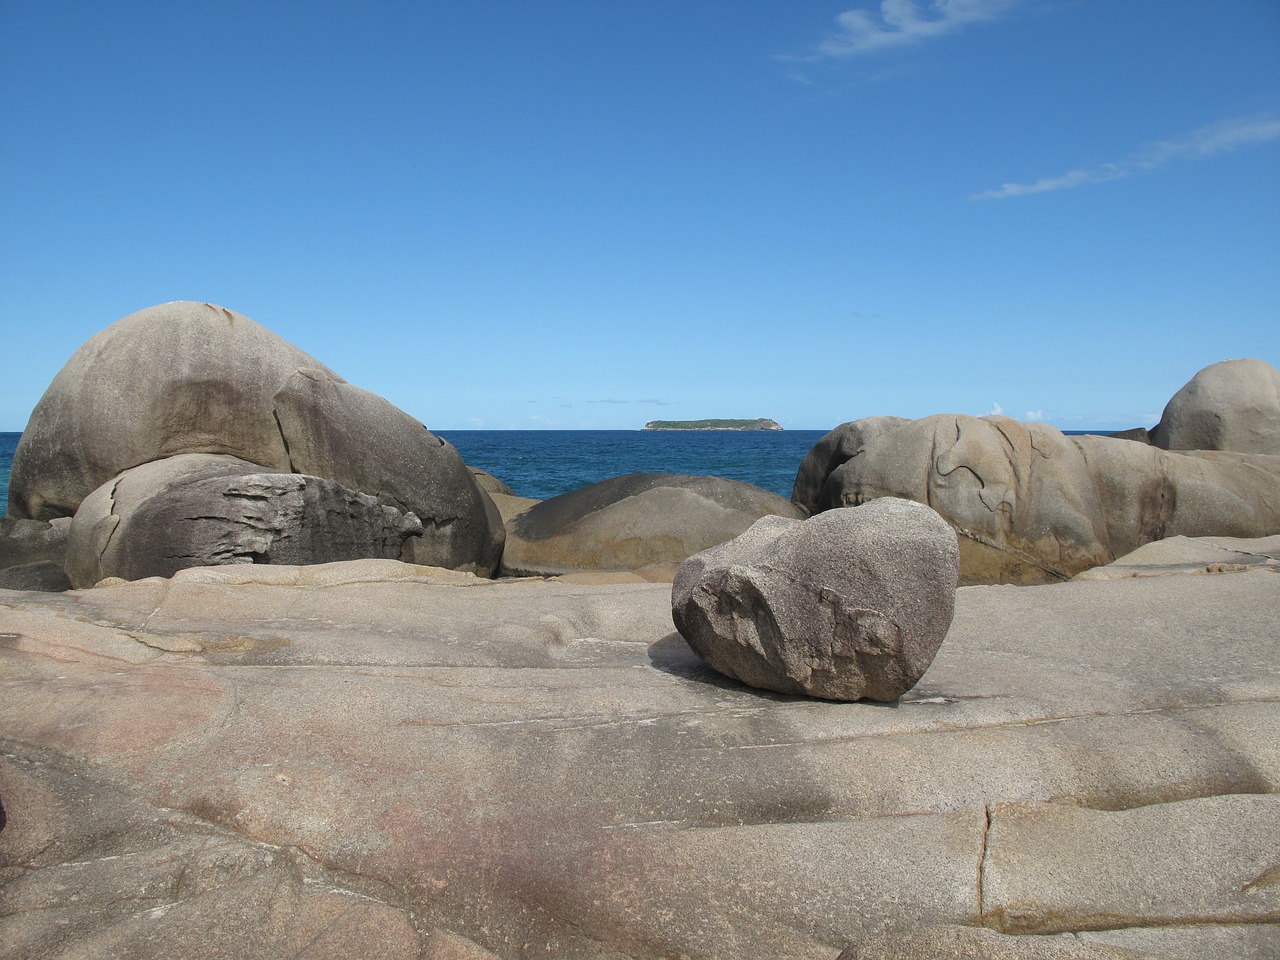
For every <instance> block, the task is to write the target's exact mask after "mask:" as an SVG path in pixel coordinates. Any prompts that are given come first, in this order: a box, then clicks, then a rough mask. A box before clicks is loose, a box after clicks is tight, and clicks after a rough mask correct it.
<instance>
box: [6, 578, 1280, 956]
mask: <svg viewBox="0 0 1280 960" xmlns="http://www.w3.org/2000/svg"><path fill="white" fill-rule="evenodd" d="M1278 641H1280V580H1277V578H1276V576H1275V574H1274V573H1271V572H1269V571H1266V570H1257V571H1253V572H1249V571H1246V572H1241V573H1234V574H1230V575H1222V576H1202V577H1185V576H1167V577H1150V578H1142V579H1138V578H1126V579H1122V580H1115V581H1098V582H1087V583H1067V584H1059V585H1052V586H1043V587H1007V586H1006V587H967V588H962V589H960V590H959V591H958V592H957V596H956V611H955V618H954V621H953V623H952V628H951V631H950V633H949V635H948V637H947V639H946V640H945V641H944V643H943V644H942V647H941V649H940V651H939V652H938V655H937V657H936V658H935V660H934V662H933V665H932V666H931V667H930V668H929V670H928V672H927V673H926V674H925V675H924V677H923V679H922V680H921V681H920V683H919V684H918V685H917V686H916V687H915V688H914V689H913V690H912V691H910V692H909V693H908V694H907V695H906V696H905V697H904V698H903V699H902V700H901V701H900V702H899V703H897V704H894V705H883V704H871V703H866V702H859V703H849V704H839V703H830V702H823V701H816V700H809V699H803V698H799V697H788V696H783V695H780V694H772V693H766V692H761V691H757V690H753V689H751V688H748V687H745V686H742V685H740V684H738V683H736V682H734V681H731V680H728V679H726V678H723V677H721V676H720V675H718V674H716V673H714V672H713V671H711V670H710V669H709V668H707V667H705V666H704V665H702V664H701V662H700V661H699V660H698V659H697V658H696V657H695V656H694V654H693V653H692V651H690V649H689V648H688V646H687V645H686V644H685V642H684V641H683V640H682V639H681V638H680V636H679V635H678V634H676V633H675V632H674V629H673V627H672V622H671V614H670V590H669V587H667V586H665V585H660V584H645V583H633V584H603V585H593V584H573V583H564V582H547V581H540V580H516V581H498V582H494V581H486V580H481V579H477V578H474V577H471V576H469V575H466V574H461V573H445V572H442V571H438V570H435V569H432V568H425V567H415V566H410V565H406V564H402V563H399V562H397V561H356V562H351V563H342V564H329V565H323V566H318V567H303V568H298V567H270V566H265V567H264V566H257V567H254V566H244V567H219V568H199V569H192V570H186V571H182V572H180V573H179V574H177V575H176V576H175V577H174V578H173V579H172V580H146V581H139V582H136V583H130V584H122V585H116V586H102V587H98V588H96V589H93V590H86V591H73V592H70V593H65V594H36V593H18V592H0V746H2V747H3V751H2V755H0V803H3V810H4V817H5V823H4V828H3V830H0V956H3V957H18V956H22V957H29V958H44V957H60V958H61V957H90V956H106V955H112V956H119V957H144V956H145V957H159V956H164V957H195V956H201V957H204V956H238V957H264V958H265V957H286V956H295V955H305V956H354V955H361V956H384V957H396V958H399V957H404V958H408V957H425V958H448V960H454V958H486V957H501V958H517V957H520V958H524V957H534V956H556V957H568V958H623V957H631V958H658V957H676V956H687V957H695V958H721V957H724V958H729V957H732V958H761V960H763V958H824V960H835V958H836V957H837V956H838V955H839V954H841V952H843V951H847V953H846V956H850V957H853V956H862V957H891V956H893V957H896V956H912V957H923V958H926V960H927V958H930V957H939V958H940V957H950V956H969V955H972V956H997V957H1005V956H1007V957H1017V958H1031V960H1035V958H1047V957H1099V958H1101V957H1131V956H1132V957H1141V956H1157V957H1197V958H1200V957H1232V958H1238V957H1244V958H1263V957H1273V956H1275V955H1277V953H1278V952H1280V938H1277V936H1276V931H1277V929H1280V928H1278V927H1277V926H1276V924H1277V922H1278V921H1280V803H1278V802H1277V797H1276V793H1277V787H1278V786H1280V708H1278V706H1277V702H1278V701H1280V668H1278V667H1277V665H1276V656H1275V654H1276V649H1277V642H1278ZM353 944H356V945H358V946H355V947H353ZM908 947H909V948H910V950H911V952H910V953H903V952H902V949H906V948H908ZM899 948H902V949H899ZM962 950H963V951H968V952H961V951H962Z"/></svg>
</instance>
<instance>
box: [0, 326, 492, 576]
mask: <svg viewBox="0 0 1280 960" xmlns="http://www.w3.org/2000/svg"><path fill="white" fill-rule="evenodd" d="M190 455H200V456H205V457H208V456H209V455H217V456H220V457H222V458H223V460H221V461H219V465H218V466H216V467H215V466H211V464H212V462H213V461H210V460H207V459H206V460H202V461H198V463H199V464H200V466H199V467H198V468H196V467H195V466H193V464H194V463H196V462H193V461H178V460H175V458H178V457H186V456H190ZM226 458H234V459H232V460H229V461H228V460H226ZM159 464H164V465H163V466H158V465H159ZM137 470H143V471H144V473H143V474H135V473H133V471H137ZM210 470H212V471H213V472H212V473H209V471H210ZM192 471H194V472H192ZM126 475H127V476H126ZM269 475H274V476H275V477H276V478H277V479H276V480H274V481H271V480H267V481H265V482H266V487H261V488H259V489H257V491H256V492H252V491H250V487H252V485H253V484H254V483H258V482H259V481H262V478H263V477H265V476H269ZM284 475H299V476H301V477H304V478H307V479H306V482H305V483H302V484H301V485H299V481H297V480H296V479H295V480H284V479H281V478H282V477H283V476H284ZM251 478H256V479H251ZM187 483H191V484H193V486H192V487H191V489H188V490H179V489H177V487H178V486H180V485H183V484H187ZM246 484H248V485H249V486H246ZM281 484H284V485H285V486H288V485H290V484H292V485H293V488H294V489H293V492H292V493H291V494H289V495H286V494H285V492H284V488H283V487H281ZM144 487H145V488H146V490H147V492H146V493H145V494H144V493H142V492H141V491H142V489H143V488H144ZM197 488H198V489H197ZM233 488H235V489H233ZM277 488H279V490H280V492H279V493H276V494H270V495H269V497H274V498H275V501H276V502H275V503H274V505H272V506H270V507H266V506H264V505H263V502H262V497H263V496H268V494H267V493H265V492H264V491H266V490H275V489H277ZM162 489H163V492H162ZM246 491H250V492H246ZM126 494H127V495H128V496H129V497H131V498H132V500H131V502H130V505H129V507H128V512H129V515H128V516H127V517H126V515H125V513H123V512H121V511H122V510H123V509H124V507H123V505H122V502H121V501H120V497H122V496H125V495H126ZM282 496H283V497H284V500H281V499H280V497H282ZM86 501H88V502H89V503H90V509H89V510H87V511H85V512H84V515H83V516H77V519H76V520H73V522H72V533H71V540H72V543H73V544H74V552H75V558H74V561H73V562H74V566H75V568H76V570H77V571H78V573H77V575H76V576H73V577H72V579H73V580H74V581H75V582H76V583H77V585H80V586H86V585H89V586H91V585H92V581H91V580H89V579H87V578H91V577H94V576H98V575H101V576H123V577H130V576H139V575H141V576H148V575H152V574H165V573H172V572H173V570H174V569H180V568H182V567H186V566H196V565H199V564H202V563H210V562H276V563H279V562H284V560H283V558H284V557H288V558H289V562H294V563H317V562H323V561H325V560H340V559H358V558H362V557H388V556H390V557H401V556H403V557H404V559H406V560H411V561H413V562H415V563H419V564H431V565H435V566H441V567H449V568H455V569H464V570H471V571H474V572H477V573H481V574H485V575H488V574H491V573H493V571H494V570H495V569H496V568H497V564H498V558H499V556H500V554H501V551H502V542H503V536H504V530H503V526H502V522H501V518H500V517H499V516H498V512H497V509H496V508H495V507H494V506H493V504H492V502H491V501H490V500H489V498H488V497H487V496H486V495H485V493H484V492H483V491H482V490H481V489H480V488H479V486H477V484H476V481H475V479H474V478H473V477H472V475H471V472H470V470H468V468H467V467H466V465H465V464H464V463H463V462H462V458H461V457H459V456H458V452H457V451H456V450H455V449H454V448H453V447H452V446H451V445H450V444H448V443H446V442H445V441H443V440H441V439H439V438H438V437H436V436H434V435H432V434H431V433H430V432H429V431H428V430H427V428H426V427H425V426H423V425H422V424H421V423H419V422H418V421H417V420H415V419H413V418H412V417H410V416H409V415H408V414H406V413H404V412H403V411H401V410H399V409H397V408H396V407H395V406H393V405H392V404H390V403H388V402H387V401H386V400H383V399H382V398H381V397H378V396H376V395H374V394H372V393H369V392H368V391H366V390H361V389H360V388H358V387H355V386H352V385H351V384H348V383H347V382H345V381H344V380H343V379H342V378H341V377H339V376H338V375H337V374H335V373H334V372H333V371H332V370H329V369H328V368H327V367H325V366H324V365H323V364H321V363H320V362H319V361H317V360H316V359H315V358H313V357H311V356H308V355H307V354H305V353H303V352H302V351H301V350H299V349H298V348H296V347H294V346H293V345H291V344H289V343H286V342H285V341H284V340H282V339H280V338H279V337H277V336H276V335H275V334H273V333H271V332H270V331H269V330H267V329H266V328H264V327H262V326H260V325H259V324H257V323H255V322H254V321H252V320H250V319H249V318H247V317H244V316H241V315H240V314H238V313H235V312H234V311H231V310H228V309H226V308H225V307H219V306H214V305H212V304H208V303H192V302H185V301H184V302H177V303H168V304H163V305H161V306H157V307H151V308H148V309H146V310H142V311H139V312H138V313H135V314H132V315H130V316H128V317H125V318H124V319H122V320H119V321H117V322H116V323H115V324H113V325H112V326H111V327H109V328H107V329H106V330H104V331H102V332H101V333H99V334H97V335H96V336H94V337H92V338H90V339H89V340H88V341H87V342H86V343H85V344H84V345H83V346H82V347H81V348H80V349H79V350H77V351H76V352H75V354H74V355H73V356H72V357H71V359H70V360H69V361H68V362H67V364H66V366H65V367H63V369H62V370H61V371H60V372H59V373H58V375H57V376H56V377H55V378H54V380H53V383H52V384H51V385H50V386H49V389H48V390H47V391H46V393H45V395H44V397H43V398H42V399H41V400H40V402H39V404H38V405H37V406H36V409H35V411H34V413H33V414H32V415H31V420H30V422H29V423H28V425H27V428H26V430H25V431H24V432H23V435H22V440H21V442H20V443H19V445H18V449H17V452H16V454H15V456H14V461H13V470H12V474H11V477H10V481H9V516H10V517H13V518H29V519H33V520H45V521H49V520H53V519H55V518H58V517H70V516H76V515H77V513H78V511H80V510H81V505H82V504H83V503H85V502H86ZM286 501H287V502H286ZM384 508H385V509H384ZM335 511H336V512H335ZM330 514H332V516H330ZM208 517H216V518H219V519H217V520H211V519H208ZM326 517H327V519H326ZM201 518H204V519H201ZM335 518H340V519H335ZM117 528H119V530H118V531H117ZM232 529H234V530H236V531H238V532H237V533H235V535H234V536H231V537H230V539H228V535H229V534H228V531H230V530H232ZM255 529H256V531H257V532H252V531H254V530H255ZM126 531H127V532H128V536H127V537H125V536H124V534H125V532H126ZM144 531H145V532H144ZM113 536H120V537H123V540H122V542H118V543H116V542H113ZM108 545H110V549H107V547H108ZM96 551H101V552H96ZM95 552H96V553H95ZM218 557H221V558H222V559H221V560H220V561H219V560H218V559H216V558H218Z"/></svg>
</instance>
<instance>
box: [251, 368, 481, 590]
mask: <svg viewBox="0 0 1280 960" xmlns="http://www.w3.org/2000/svg"><path fill="white" fill-rule="evenodd" d="M272 403H273V408H274V411H275V417H276V420H277V422H278V423H279V425H280V434H281V436H282V437H283V438H284V440H285V443H286V445H287V447H288V450H289V466H290V469H291V470H293V471H294V472H296V473H305V474H310V475H312V476H317V477H327V478H329V479H332V480H336V481H337V482H338V483H340V484H342V485H343V486H344V487H348V488H350V489H352V490H358V491H360V492H361V493H367V494H371V495H373V496H375V497H377V498H378V499H379V500H380V501H382V502H383V503H384V504H387V505H388V506H391V507H394V508H396V509H397V510H399V511H401V512H402V513H413V514H415V515H416V516H417V517H418V519H419V520H421V521H422V526H423V531H422V533H421V535H420V536H418V537H416V538H415V539H414V540H411V541H408V542H406V547H405V555H404V558H405V559H406V560H408V561H410V562H412V563H417V564H425V565H428V566H437V567H448V568H451V569H459V570H470V571H472V572H474V573H478V574H480V575H482V576H488V575H490V574H492V573H493V572H494V570H496V569H497V566H498V558H499V557H500V556H501V554H502V544H503V540H504V538H505V530H504V528H503V525H502V518H501V516H500V515H499V514H498V510H497V508H496V507H495V506H494V505H493V503H492V501H491V500H490V499H489V497H488V496H487V495H486V494H485V493H484V491H482V490H481V489H480V487H479V486H478V485H477V483H476V481H475V478H474V477H473V476H472V474H471V470H470V469H469V468H468V467H467V465H466V464H465V463H463V462H462V457H461V456H459V455H458V451H457V450H456V449H454V447H453V444H451V443H448V442H447V441H445V440H442V439H440V438H439V437H437V436H435V434H433V433H431V431H429V430H428V429H427V428H426V427H425V426H424V425H423V424H422V423H420V422H419V421H417V420H415V419H414V418H413V417H411V416H409V415H408V414H407V413H405V412H404V411H402V410H400V409H399V408H397V407H396V406H394V405H393V404H391V403H389V402H388V401H386V400H384V399H382V398H381V397H379V396H378V395H377V394H374V393H370V392H369V391H368V390H363V389H361V388H360V387H356V386H352V385H351V384H349V383H345V382H343V381H342V380H340V379H335V378H334V377H332V376H330V375H329V374H328V373H327V372H326V371H323V370H299V371H297V372H296V373H294V374H293V376H291V377H290V378H289V379H288V381H287V382H286V383H285V384H284V386H283V387H281V389H280V391H279V392H278V393H276V394H275V396H274V397H273V398H272ZM333 559H337V558H336V557H335V558H333Z"/></svg>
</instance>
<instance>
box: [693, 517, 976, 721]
mask: <svg viewBox="0 0 1280 960" xmlns="http://www.w3.org/2000/svg"><path fill="white" fill-rule="evenodd" d="M957 569H958V556H957V550H956V537H955V534H954V533H953V532H952V530H951V528H950V527H948V526H947V524H946V522H945V521H943V520H942V518H941V517H939V516H938V515H937V514H936V513H935V512H934V511H932V510H930V509H929V508H928V507H925V506H922V505H921V504H918V503H913V502H911V501H909V500H898V499H894V498H890V497H885V498H882V499H879V500H876V501H874V502H872V503H868V504H865V505H863V506H860V507H856V508H853V509H847V510H831V511H828V512H827V513H824V514H822V515H820V516H817V517H814V518H812V519H810V520H806V521H799V520H785V519H782V518H780V517H766V518H764V519H762V520H759V521H757V522H756V523H755V524H754V525H753V526H752V527H751V528H750V529H749V530H748V531H747V532H746V533H744V534H743V535H742V536H740V537H738V538H737V539H735V540H731V541H730V542H728V543H726V544H724V545H722V546H719V547H715V548H712V549H711V550H707V551H705V552H703V553H700V554H697V555H696V556H693V557H690V558H689V559H688V560H687V561H685V563H684V564H683V566H681V567H680V570H679V572H678V573H677V575H676V579H675V583H674V585H673V587H672V591H671V598H672V599H671V604H672V616H673V618H674V620H675V623H676V627H677V629H679V631H680V633H681V634H682V635H683V636H684V638H685V639H686V640H687V641H688V642H689V645H690V646H691V647H692V648H693V649H694V650H695V651H696V652H697V654H698V655H699V656H700V657H702V659H703V660H705V661H706V662H707V663H708V664H710V665H711V666H712V667H715V668H716V669H717V670H719V671H720V672H721V673H724V674H727V675H728V676H730V677H734V678H736V679H738V680H741V681H742V682H744V683H747V684H750V685H751V686H753V687H761V688H764V689H766V690H776V691H778V692H779V693H790V694H804V695H808V696H815V697H823V698H825V699H829V700H858V699H861V698H863V697H866V698H870V699H873V700H884V701H893V700H897V699H898V698H899V697H901V696H902V695H903V694H904V693H906V692H907V691H908V690H910V689H911V687H913V686H914V685H915V683H916V681H917V680H919V679H920V677H921V676H922V675H923V674H924V672H925V670H926V669H927V668H928V666H929V664H930V663H932V662H933V658H934V655H935V654H936V653H937V652H938V647H939V646H940V645H941V643H942V639H943V637H945V636H946V633H947V628H948V627H949V626H950V624H951V615H952V611H953V609H954V604H955V592H956V574H957Z"/></svg>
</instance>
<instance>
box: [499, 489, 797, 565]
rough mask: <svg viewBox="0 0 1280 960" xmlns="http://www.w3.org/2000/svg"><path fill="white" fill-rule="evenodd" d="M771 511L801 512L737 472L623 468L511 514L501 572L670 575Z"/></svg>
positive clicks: (791, 514)
mask: <svg viewBox="0 0 1280 960" xmlns="http://www.w3.org/2000/svg"><path fill="white" fill-rule="evenodd" d="M771 515H772V516H783V517H790V518H799V517H801V516H803V514H802V513H801V512H800V511H799V510H798V509H797V508H796V507H795V506H794V505H793V504H792V503H790V502H789V501H787V500H786V499H784V498H782V497H780V496H778V495H777V494H775V493H770V492H769V491H768V490H762V489H761V488H759V487H756V486H753V485H752V484H749V483H743V482H742V481H739V480H726V479H724V478H722V477H708V476H691V475H686V474H671V473H629V474H624V475H623V476H620V477H613V478H611V479H609V480H602V481H601V482H599V483H594V484H591V485H590V486H587V487H582V488H581V489H578V490H572V491H570V492H569V493H565V494H561V495H560V496H558V497H552V498H550V499H549V500H543V501H541V502H539V503H537V504H535V505H534V506H532V507H530V508H529V509H528V510H525V511H524V512H523V513H520V514H518V515H517V516H515V517H513V518H511V519H510V520H509V521H508V522H507V540H506V548H505V550H504V552H503V554H502V572H503V574H504V575H507V576H556V575H559V574H565V573H573V572H577V571H586V570H592V571H602V570H608V571H628V570H630V571H640V572H641V573H642V575H646V576H649V577H650V578H652V579H656V580H670V578H671V577H672V576H673V575H674V573H675V568H676V566H677V565H679V564H680V563H681V562H683V561H684V560H685V559H686V558H688V557H690V556H692V555H693V554H695V553H697V552H699V551H700V550H705V549H707V548H708V547H711V546H715V545H716V544H720V543H724V542H725V541H726V540H730V539H732V538H733V537H736V536H737V535H738V534H740V533H742V532H743V531H744V530H746V529H747V528H748V527H750V526H751V524H753V523H754V522H755V521H756V520H758V519H760V518H761V517H764V516H771Z"/></svg>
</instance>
